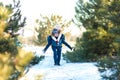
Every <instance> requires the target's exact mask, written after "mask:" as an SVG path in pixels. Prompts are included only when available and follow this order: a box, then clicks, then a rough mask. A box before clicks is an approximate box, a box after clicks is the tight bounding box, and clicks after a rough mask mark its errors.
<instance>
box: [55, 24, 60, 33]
mask: <svg viewBox="0 0 120 80" xmlns="http://www.w3.org/2000/svg"><path fill="white" fill-rule="evenodd" d="M55 29H57V30H58V34H60V33H61V27H60V25H56V26H55Z"/></svg>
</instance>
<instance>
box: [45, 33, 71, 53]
mask: <svg viewBox="0 0 120 80" xmlns="http://www.w3.org/2000/svg"><path fill="white" fill-rule="evenodd" d="M54 38H55V37H53V36H48V37H47V42H48V43H47V45H46V47H45V48H44V52H46V50H47V49H48V48H49V46H50V45H51V46H52V47H62V44H64V45H65V46H67V47H68V48H69V49H71V50H72V47H71V46H70V45H69V44H68V43H67V42H66V41H65V36H64V34H61V36H59V37H58V38H59V40H58V41H57V39H56V40H55V39H54Z"/></svg>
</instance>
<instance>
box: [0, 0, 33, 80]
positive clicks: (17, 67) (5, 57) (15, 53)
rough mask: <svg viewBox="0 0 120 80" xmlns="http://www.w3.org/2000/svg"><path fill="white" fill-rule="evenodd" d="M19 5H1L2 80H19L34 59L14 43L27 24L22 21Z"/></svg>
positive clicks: (0, 76) (0, 64) (0, 73)
mask: <svg viewBox="0 0 120 80" xmlns="http://www.w3.org/2000/svg"><path fill="white" fill-rule="evenodd" d="M19 3H20V2H19V1H18V2H15V1H14V6H12V5H3V4H2V3H0V80H18V79H19V77H20V76H22V75H23V71H24V69H25V67H26V66H27V65H28V64H29V62H30V61H31V59H32V58H33V57H34V55H33V53H31V52H26V51H24V50H23V49H21V48H19V47H17V45H16V44H15V41H14V40H15V37H16V36H17V35H16V32H17V30H19V29H20V27H23V26H24V23H25V19H24V20H21V13H20V10H19V5H20V4H19ZM15 10H17V11H15ZM20 20H21V21H22V22H20Z"/></svg>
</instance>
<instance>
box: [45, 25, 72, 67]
mask: <svg viewBox="0 0 120 80" xmlns="http://www.w3.org/2000/svg"><path fill="white" fill-rule="evenodd" d="M47 41H48V43H47V45H46V47H45V48H44V49H43V52H44V53H45V52H46V50H47V49H48V48H49V46H51V47H52V50H53V58H54V65H58V66H60V59H61V51H62V44H64V45H65V46H67V47H68V48H69V49H71V50H72V47H71V46H70V45H69V44H68V43H67V42H66V41H65V36H64V34H61V29H60V26H56V28H54V29H53V30H52V33H51V35H50V36H48V38H47Z"/></svg>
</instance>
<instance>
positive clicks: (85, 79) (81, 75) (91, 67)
mask: <svg viewBox="0 0 120 80" xmlns="http://www.w3.org/2000/svg"><path fill="white" fill-rule="evenodd" d="M26 49H27V50H32V51H33V52H36V53H37V55H41V53H42V49H43V48H42V47H33V46H31V47H26ZM65 51H66V48H64V49H63V52H65ZM41 76H42V78H41V79H42V80H100V78H101V77H100V74H99V72H98V69H97V67H96V66H95V63H66V62H65V60H63V59H61V66H54V63H53V56H52V51H51V48H49V49H48V51H47V52H46V54H45V59H43V60H42V61H41V62H39V64H37V65H35V66H33V67H31V68H30V70H29V72H28V73H27V74H26V75H25V76H24V77H23V78H21V79H20V80H41V79H40V78H39V77H41Z"/></svg>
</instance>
